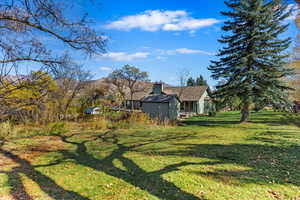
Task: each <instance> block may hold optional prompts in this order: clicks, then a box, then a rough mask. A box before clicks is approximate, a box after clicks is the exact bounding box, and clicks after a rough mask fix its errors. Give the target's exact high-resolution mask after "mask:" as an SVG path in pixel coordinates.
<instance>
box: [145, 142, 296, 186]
mask: <svg viewBox="0 0 300 200" xmlns="http://www.w3.org/2000/svg"><path fill="white" fill-rule="evenodd" d="M269 142H270V141H269ZM274 143H275V142H274ZM180 145H183V146H184V148H182V149H184V150H181V151H167V152H166V151H164V152H157V154H159V155H161V156H191V157H199V158H208V159H213V160H216V164H214V163H212V164H213V165H214V166H215V167H214V169H215V170H214V171H210V172H201V171H197V172H192V173H196V174H199V175H203V176H207V177H208V178H212V179H216V180H217V181H222V182H224V183H227V180H232V179H234V180H236V181H238V183H239V184H247V183H254V184H262V185H268V184H270V183H277V184H292V185H295V186H300V146H297V145H290V146H288V147H278V146H275V145H272V144H231V145H222V144H180ZM151 154H153V152H151ZM220 164H221V165H224V164H234V165H237V166H238V167H245V168H247V170H225V169H224V168H219V169H218V165H220ZM208 165H209V163H208Z"/></svg>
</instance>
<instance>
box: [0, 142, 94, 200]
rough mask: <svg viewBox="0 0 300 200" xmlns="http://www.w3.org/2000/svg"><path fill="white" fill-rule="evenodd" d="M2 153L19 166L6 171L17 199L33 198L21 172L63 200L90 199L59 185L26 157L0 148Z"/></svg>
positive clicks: (46, 191) (58, 199) (55, 197)
mask: <svg viewBox="0 0 300 200" xmlns="http://www.w3.org/2000/svg"><path fill="white" fill-rule="evenodd" d="M0 154H2V155H4V156H5V157H7V158H9V159H11V160H12V161H14V162H15V163H17V164H18V165H19V166H18V167H14V168H13V169H12V170H11V171H9V172H1V173H5V174H7V176H8V184H9V185H10V186H11V188H12V189H11V196H12V197H13V198H14V199H15V200H32V199H33V197H31V196H30V195H29V194H28V193H27V192H26V190H25V187H24V185H23V183H22V180H21V177H20V174H24V175H26V176H27V177H28V178H30V179H31V180H33V181H34V182H35V183H37V184H38V185H39V187H40V188H41V190H42V191H44V192H45V193H46V194H47V195H48V196H49V197H51V198H53V199H56V200H62V199H70V200H71V199H72V200H89V199H88V198H86V197H83V196H81V195H80V194H77V193H76V192H73V191H69V190H66V189H64V188H62V187H61V186H59V185H57V184H56V183H55V181H54V180H52V179H51V178H49V177H48V176H45V175H44V174H42V173H41V172H39V171H37V170H35V166H32V165H31V163H30V162H29V161H27V160H25V159H22V158H20V157H19V156H18V155H16V154H14V153H12V152H9V151H6V150H4V149H3V148H0Z"/></svg>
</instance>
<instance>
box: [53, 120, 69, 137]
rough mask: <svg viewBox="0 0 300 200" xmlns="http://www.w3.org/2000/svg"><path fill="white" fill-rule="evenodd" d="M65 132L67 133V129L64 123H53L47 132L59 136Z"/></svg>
mask: <svg viewBox="0 0 300 200" xmlns="http://www.w3.org/2000/svg"><path fill="white" fill-rule="evenodd" d="M66 132H68V129H67V128H66V124H65V123H64V122H58V123H54V124H53V125H52V126H51V128H50V130H49V134H50V135H60V134H63V133H66Z"/></svg>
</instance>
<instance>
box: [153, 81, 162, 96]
mask: <svg viewBox="0 0 300 200" xmlns="http://www.w3.org/2000/svg"><path fill="white" fill-rule="evenodd" d="M163 90H164V85H163V83H162V82H156V83H154V84H153V91H152V93H153V94H155V95H159V94H162V92H163Z"/></svg>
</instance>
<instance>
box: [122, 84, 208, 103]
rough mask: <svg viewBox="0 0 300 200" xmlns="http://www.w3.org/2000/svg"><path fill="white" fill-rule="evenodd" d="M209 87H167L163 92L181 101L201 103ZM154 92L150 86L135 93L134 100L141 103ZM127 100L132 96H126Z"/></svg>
mask: <svg viewBox="0 0 300 200" xmlns="http://www.w3.org/2000/svg"><path fill="white" fill-rule="evenodd" d="M207 89H208V87H207V86H187V87H170V86H165V87H164V90H163V92H164V93H165V94H169V95H174V94H176V95H177V96H178V98H179V100H180V101H199V99H200V98H201V97H202V96H203V94H204V92H205V91H207ZM151 92H152V85H151V87H150V86H148V87H147V88H146V89H145V90H144V91H142V92H137V93H134V95H133V100H135V101H140V100H143V98H145V97H147V96H148V95H149V94H150V93H151ZM126 99H127V100H130V96H129V95H127V96H126Z"/></svg>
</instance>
